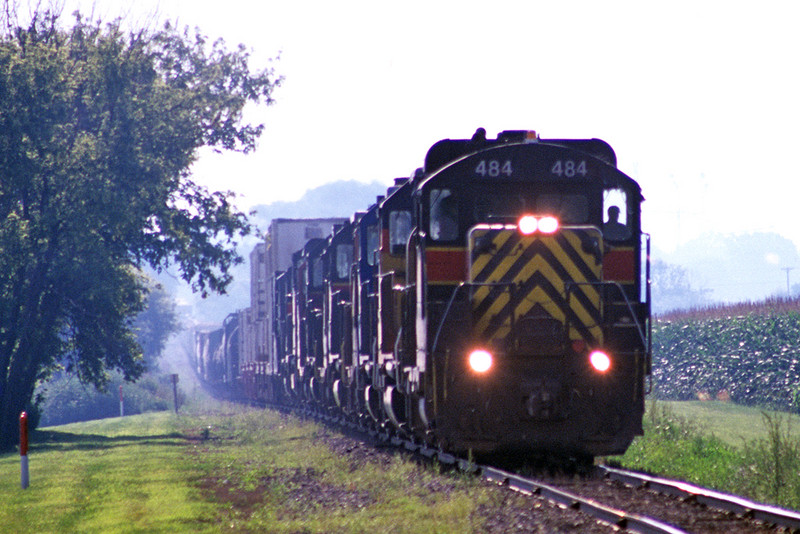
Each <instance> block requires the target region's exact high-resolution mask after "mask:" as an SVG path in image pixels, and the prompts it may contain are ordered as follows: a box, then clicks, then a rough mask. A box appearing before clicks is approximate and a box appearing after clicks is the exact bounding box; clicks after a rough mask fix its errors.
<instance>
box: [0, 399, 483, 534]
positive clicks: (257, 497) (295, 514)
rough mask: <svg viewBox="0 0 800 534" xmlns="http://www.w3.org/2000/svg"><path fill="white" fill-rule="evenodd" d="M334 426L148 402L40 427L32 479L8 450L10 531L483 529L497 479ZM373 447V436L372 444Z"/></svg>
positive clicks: (3, 527)
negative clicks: (122, 413) (372, 449)
mask: <svg viewBox="0 0 800 534" xmlns="http://www.w3.org/2000/svg"><path fill="white" fill-rule="evenodd" d="M329 434H330V431H328V430H326V429H324V428H321V427H319V426H318V425H316V424H314V423H311V422H304V421H299V420H297V419H294V418H287V417H286V416H283V415H281V414H279V413H277V412H272V411H268V410H256V409H247V408H242V407H238V406H230V405H228V406H221V407H217V408H216V409H215V410H214V413H205V414H195V415H190V416H185V415H182V416H176V415H174V414H172V413H170V412H160V413H149V414H143V415H136V416H131V417H125V418H122V419H121V418H112V419H105V420H99V421H93V422H86V423H77V424H71V425H65V426H60V427H52V428H47V429H44V430H42V431H39V432H36V433H34V434H33V435H32V439H31V446H30V450H29V455H28V457H29V461H30V487H29V488H28V489H26V490H22V489H21V488H20V477H19V455H17V454H6V455H2V456H0V499H2V502H3V505H2V506H0V531H2V532H20V533H22V532H25V533H29V532H37V533H40V532H69V533H73V532H87V533H95V532H96V533H109V532H110V533H114V532H148V533H150V532H169V533H175V532H221V531H225V532H228V531H229V532H251V531H255V532H420V531H424V532H469V531H472V532H478V531H481V530H482V528H481V526H480V525H481V524H482V523H481V522H482V521H483V517H482V515H481V514H480V513H478V510H479V507H481V506H483V505H485V504H486V503H487V502H492V499H495V500H496V499H497V497H496V494H494V495H495V496H494V497H493V496H492V495H493V493H492V491H495V492H496V491H497V489H496V488H486V486H485V485H481V484H480V483H479V482H478V481H476V479H473V478H471V477H468V476H455V477H448V478H447V482H446V484H445V485H444V486H441V491H438V490H433V491H432V490H431V488H432V487H436V488H439V487H440V485H441V484H442V483H441V481H439V479H438V477H437V473H436V472H435V471H434V470H432V469H431V468H423V467H421V466H419V465H417V464H416V463H415V462H413V461H410V460H408V459H406V458H403V457H400V456H397V457H392V456H388V458H389V460H385V461H383V462H378V463H375V462H368V461H364V462H361V463H359V464H358V465H354V464H353V463H352V462H353V461H354V460H353V456H352V455H349V454H343V453H342V451H338V452H337V451H335V450H331V449H330V448H329V447H328V446H327V445H326V444H325V441H326V440H322V439H318V438H320V437H321V436H323V435H329ZM364 449H365V450H366V451H367V454H369V448H367V447H364Z"/></svg>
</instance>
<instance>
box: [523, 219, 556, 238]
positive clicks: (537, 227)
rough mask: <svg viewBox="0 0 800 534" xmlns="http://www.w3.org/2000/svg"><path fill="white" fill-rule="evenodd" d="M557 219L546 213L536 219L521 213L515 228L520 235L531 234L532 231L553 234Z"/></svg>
mask: <svg viewBox="0 0 800 534" xmlns="http://www.w3.org/2000/svg"><path fill="white" fill-rule="evenodd" d="M558 226H559V224H558V219H556V218H555V217H552V216H550V215H546V216H544V217H541V218H539V219H537V218H536V217H534V216H533V215H523V216H522V217H520V219H519V221H518V222H517V229H519V232H520V233H521V234H522V235H531V234H533V233H534V232H537V231H538V232H540V233H542V234H553V233H555V232H556V231H557V230H558Z"/></svg>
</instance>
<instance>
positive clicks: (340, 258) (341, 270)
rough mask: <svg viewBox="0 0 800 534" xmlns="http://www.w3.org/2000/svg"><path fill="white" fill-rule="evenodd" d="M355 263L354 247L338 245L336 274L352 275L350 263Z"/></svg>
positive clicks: (342, 276)
mask: <svg viewBox="0 0 800 534" xmlns="http://www.w3.org/2000/svg"><path fill="white" fill-rule="evenodd" d="M352 263H353V247H351V246H350V245H338V246H337V247H336V276H338V277H339V278H348V277H349V276H350V264H352Z"/></svg>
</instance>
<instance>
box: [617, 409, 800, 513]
mask: <svg viewBox="0 0 800 534" xmlns="http://www.w3.org/2000/svg"><path fill="white" fill-rule="evenodd" d="M799 422H800V420H798V417H797V416H796V415H790V414H787V413H781V412H770V411H762V410H757V409H753V408H747V407H742V406H736V405H733V404H730V403H722V402H704V403H700V402H664V401H654V402H650V403H648V408H647V414H646V416H645V434H644V436H641V437H638V438H636V439H635V440H634V442H633V444H632V445H631V447H630V448H629V449H628V451H627V452H626V453H625V455H623V456H619V457H615V458H611V459H609V460H610V461H613V462H618V463H620V464H621V465H623V466H625V467H627V468H631V469H638V470H643V471H648V472H652V473H657V474H659V475H661V476H665V477H668V478H677V479H681V480H686V481H688V482H693V483H696V484H699V485H701V486H706V487H710V488H714V489H718V490H721V491H725V492H729V493H735V494H739V495H743V496H746V497H749V498H751V499H753V500H756V501H759V502H767V503H770V504H776V505H779V506H783V507H786V508H790V509H795V510H800V476H798V473H800V424H798V423H799Z"/></svg>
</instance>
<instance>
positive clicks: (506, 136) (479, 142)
mask: <svg viewBox="0 0 800 534" xmlns="http://www.w3.org/2000/svg"><path fill="white" fill-rule="evenodd" d="M515 143H541V144H548V145H560V146H563V147H565V148H570V149H573V150H579V151H581V152H585V153H586V154H588V155H590V156H593V157H595V158H597V159H599V160H601V161H604V162H606V163H608V164H609V165H611V166H613V167H616V166H617V155H616V154H615V153H614V149H613V148H611V145H609V144H608V143H606V142H605V141H603V140H602V139H540V138H539V137H538V136H537V135H536V133H535V132H531V131H525V130H508V131H504V132H501V133H500V134H498V136H497V139H486V131H485V130H484V129H483V128H478V130H477V131H476V132H475V134H474V135H473V136H472V138H471V139H442V140H441V141H438V142H437V143H435V144H434V145H433V146H432V147H431V148H430V149H429V150H428V153H427V155H426V156H425V174H426V175H430V174H431V173H433V172H435V171H437V170H438V169H441V168H442V167H444V166H445V165H447V164H448V163H451V162H453V161H455V160H457V159H459V158H461V157H463V156H466V155H468V154H473V153H475V152H478V151H479V150H485V149H487V148H491V147H495V146H501V145H508V144H515Z"/></svg>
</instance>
